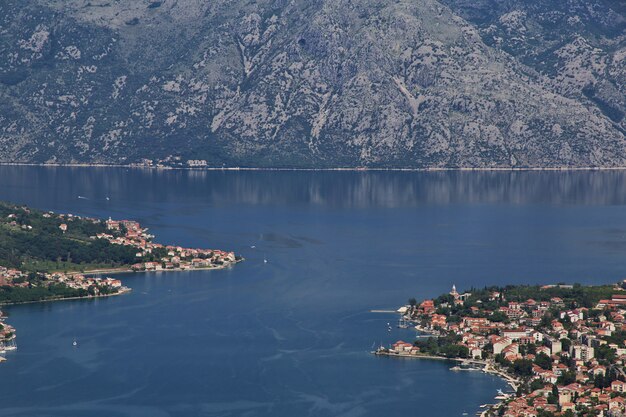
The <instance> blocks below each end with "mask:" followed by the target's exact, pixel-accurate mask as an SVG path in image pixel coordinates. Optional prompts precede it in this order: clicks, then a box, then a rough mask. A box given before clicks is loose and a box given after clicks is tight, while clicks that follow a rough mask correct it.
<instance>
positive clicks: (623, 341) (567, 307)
mask: <svg viewBox="0 0 626 417" xmlns="http://www.w3.org/2000/svg"><path fill="white" fill-rule="evenodd" d="M625 289H626V280H625V281H623V282H620V283H617V284H615V285H600V286H582V285H579V284H574V285H565V284H556V285H543V286H506V287H490V288H483V289H475V288H473V289H471V290H470V291H467V292H463V293H459V292H458V291H457V290H456V288H455V287H453V288H452V291H450V293H449V294H444V295H441V296H439V297H437V298H435V299H428V300H424V301H423V302H421V303H419V304H418V302H417V301H416V299H414V298H411V299H410V300H409V303H408V304H407V305H406V306H403V307H401V308H400V309H399V310H398V312H399V313H400V314H401V315H402V318H401V324H400V326H402V327H408V326H409V325H412V326H414V327H415V329H417V330H418V331H419V332H421V333H423V334H425V335H429V336H430V337H428V336H424V335H422V336H419V337H417V339H416V340H415V341H414V342H413V343H407V342H404V341H397V342H396V343H394V344H393V345H391V346H389V347H383V346H381V347H379V348H378V349H377V350H376V351H375V352H374V353H375V354H376V355H381V356H388V357H402V358H431V359H449V360H454V361H457V362H458V363H459V365H460V366H455V367H453V368H451V369H452V370H456V371H460V370H479V371H483V372H488V373H494V374H497V375H498V376H500V377H502V378H504V379H505V380H506V381H507V382H508V383H509V384H510V385H511V387H512V388H513V390H514V393H512V394H504V393H501V395H499V396H498V397H496V398H497V399H498V400H501V401H500V402H499V403H497V404H494V405H484V406H483V407H484V408H485V410H484V411H483V412H482V416H484V417H487V416H504V417H553V416H568V417H569V416H572V417H573V416H581V417H582V416H585V417H586V416H600V417H613V416H623V415H625V414H624V413H625V412H626V372H625V367H624V365H625V364H626V291H625Z"/></svg>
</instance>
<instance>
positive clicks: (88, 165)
mask: <svg viewBox="0 0 626 417" xmlns="http://www.w3.org/2000/svg"><path fill="white" fill-rule="evenodd" d="M0 166H30V167H52V168H64V167H66V168H134V169H144V170H178V171H312V172H315V171H321V172H324V171H328V172H333V171H336V172H367V171H374V172H384V171H391V172H474V171H475V172H490V171H494V172H571V171H586V172H587V171H626V166H619V167H568V166H563V167H423V168H408V167H407V168H398V167H389V168H382V167H334V168H296V167H291V168H287V167H283V168H281V167H209V166H206V167H173V166H152V165H135V164H105V163H93V164H92V163H30V162H0Z"/></svg>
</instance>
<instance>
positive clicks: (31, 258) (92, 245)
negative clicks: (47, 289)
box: [0, 202, 136, 272]
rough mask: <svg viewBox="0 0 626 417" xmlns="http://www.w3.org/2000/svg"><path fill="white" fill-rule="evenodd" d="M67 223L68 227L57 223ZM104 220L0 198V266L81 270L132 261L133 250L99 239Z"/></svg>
mask: <svg viewBox="0 0 626 417" xmlns="http://www.w3.org/2000/svg"><path fill="white" fill-rule="evenodd" d="M62 223H65V224H67V231H66V232H65V233H63V231H62V230H61V229H60V228H59V226H60V225H61V224H62ZM105 231H106V227H105V224H104V222H102V221H99V220H96V221H94V220H91V219H78V218H76V217H70V218H65V219H60V218H59V217H58V216H57V215H48V216H46V215H44V213H43V212H40V211H37V210H32V209H28V208H25V207H19V206H15V205H12V204H8V203H2V202H0V266H6V267H10V268H18V269H21V270H24V271H28V272H30V271H38V272H49V271H53V270H81V269H85V268H94V267H103V266H120V265H127V264H131V263H133V262H135V259H136V258H135V253H136V250H134V249H133V248H130V247H126V246H122V245H114V244H111V243H110V242H108V241H105V240H102V239H90V236H94V235H96V234H97V233H103V232H105Z"/></svg>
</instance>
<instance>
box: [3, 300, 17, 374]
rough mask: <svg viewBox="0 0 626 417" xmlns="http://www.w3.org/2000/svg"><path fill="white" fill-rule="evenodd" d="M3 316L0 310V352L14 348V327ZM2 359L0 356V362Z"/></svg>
mask: <svg viewBox="0 0 626 417" xmlns="http://www.w3.org/2000/svg"><path fill="white" fill-rule="evenodd" d="M5 318H6V316H5V315H4V313H3V312H2V310H0V353H4V352H5V351H7V350H11V349H15V329H14V328H13V327H12V326H10V325H8V324H7V323H6V322H5V321H4V320H5ZM3 361H4V358H3V357H2V356H0V362H3Z"/></svg>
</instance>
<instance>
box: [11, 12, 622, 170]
mask: <svg viewBox="0 0 626 417" xmlns="http://www.w3.org/2000/svg"><path fill="white" fill-rule="evenodd" d="M596 1H597V2H598V4H604V3H601V0H596ZM447 2H448V3H450V4H448V5H446V4H444V3H443V2H438V1H434V0H424V1H419V2H415V1H402V0H400V1H394V2H384V3H381V2H371V1H367V0H358V1H348V0H334V1H330V0H313V1H304V0H302V1H299V0H293V1H267V0H265V1H256V2H243V1H241V2H239V1H236V2H233V1H226V0H219V1H215V2H212V3H211V4H205V3H206V2H202V1H200V0H178V1H173V0H172V1H167V0H166V1H127V2H122V1H104V0H98V1H93V0H92V1H85V0H64V1H61V0H38V1H37V0H28V1H22V2H18V1H16V0H8V1H7V2H4V3H2V4H0V12H1V15H2V17H1V18H0V19H2V20H1V21H0V22H1V25H0V159H1V160H4V161H16V160H17V161H28V162H104V163H131V162H136V161H138V160H140V159H141V158H150V159H161V160H163V159H168V161H173V160H174V158H180V159H182V160H187V159H206V160H207V161H209V164H211V165H221V164H227V165H244V166H292V167H337V166H374V167H376V166H383V167H458V166H472V167H509V166H513V167H520V166H521V167H523V166H541V167H551V166H624V165H626V163H625V157H626V142H625V135H624V129H623V128H624V126H623V124H624V121H623V114H622V112H623V111H624V108H623V101H624V84H625V83H624V77H625V74H626V72H625V71H624V64H623V63H622V62H621V60H620V56H622V55H621V54H626V52H623V51H622V50H621V49H620V47H619V45H621V44H623V33H624V29H623V26H620V19H621V18H622V14H621V13H622V10H618V11H615V12H614V14H613V15H608V16H605V15H602V16H600V17H602V18H604V19H605V20H606V21H607V27H609V28H610V31H611V33H612V36H613V37H612V38H611V40H610V41H603V43H601V44H599V42H597V41H596V40H594V39H595V38H593V37H592V36H591V35H590V34H589V33H587V32H584V31H582V30H581V31H578V32H577V33H578V35H577V36H578V37H577V38H576V39H574V40H572V42H570V43H567V42H565V43H564V42H560V43H559V42H556V43H554V42H553V43H550V41H549V39H547V38H548V37H549V32H548V30H547V29H545V30H543V31H542V29H541V28H536V27H535V26H537V24H536V23H533V24H530V23H524V24H526V25H527V26H529V28H527V29H526V33H527V34H528V33H530V32H532V33H536V34H537V35H533V37H532V38H530V37H529V36H526V37H525V38H520V36H519V35H520V33H519V30H520V29H519V28H518V30H517V31H515V30H514V29H508V27H509V26H511V25H512V27H518V26H519V25H518V23H516V19H517V18H518V17H517V16H519V15H520V13H521V15H523V14H524V13H525V16H538V14H537V11H536V10H530V9H529V10H528V11H525V10H522V11H520V12H519V13H517V11H518V9H519V8H522V7H524V3H525V2H521V1H520V2H519V3H520V4H519V5H518V4H515V2H514V1H512V0H510V1H509V2H508V3H506V5H502V6H493V5H492V2H490V1H488V0H483V3H480V2H471V3H470V2H467V5H464V4H463V3H462V2H459V1H455V2H453V1H451V0H447ZM526 3H527V2H526ZM533 3H536V7H537V8H539V9H540V10H542V11H545V13H550V12H551V10H550V7H553V6H551V5H550V4H549V3H548V2H546V4H543V3H542V2H539V1H536V2H533ZM491 6H493V7H491ZM607 7H608V6H607ZM611 10H612V9H611ZM581 15H582V14H581ZM503 16H505V17H503ZM585 16H586V15H585ZM596 17H597V16H596ZM594 18H595V17H594ZM597 18H599V17H597ZM481 19H482V20H481ZM520 19H521V18H519V19H518V20H520ZM580 19H581V21H583V22H584V21H585V20H584V16H583V17H581V18H580ZM586 19H588V20H590V21H593V19H592V18H591V17H589V18H586ZM521 21H522V22H525V21H524V20H521ZM495 22H497V24H496V23H495ZM502 22H504V23H502ZM507 22H509V23H507ZM498 24H499V25H500V26H498ZM520 24H521V23H520ZM505 25H509V26H505ZM515 25H518V26H515ZM588 25H589V26H591V23H589V24H588ZM611 25H612V26H611ZM607 30H609V29H607ZM567 36H569V35H567ZM572 36H573V35H572ZM594 36H595V35H594ZM598 36H600V35H598ZM603 36H604V35H602V36H600V38H602V39H605V38H606V37H605V36H604V37H603ZM517 38H520V39H521V40H520V41H518V40H517ZM537 39H539V40H537ZM568 39H569V38H568ZM572 39H573V38H572ZM515 42H521V43H522V44H523V45H526V46H525V47H523V48H521V49H520V48H518V49H516V48H515V45H517V44H516V43H515ZM537 43H539V44H541V45H542V46H541V48H543V49H541V48H539V49H536V50H533V49H532V48H531V46H534V45H535V44H537ZM572 44H573V45H574V46H573V47H572V46H570V45H572ZM557 46H560V51H561V52H554V51H556V49H555V48H556V47H557ZM603 48H604V49H603ZM546 51H550V52H546ZM548 53H550V54H551V55H550V56H551V57H556V58H554V59H555V60H556V62H557V67H558V69H557V70H554V71H551V72H548V71H546V70H545V67H546V64H545V63H542V60H541V59H538V58H536V57H535V56H539V55H542V54H548ZM596 55H598V56H599V57H596ZM611 62H614V63H615V64H614V65H612V66H611V65H609V63H611ZM590 74H591V75H590ZM595 74H602V75H595ZM606 74H610V76H607V75H606ZM572 77H573V78H572ZM593 77H595V78H593ZM581 80H582V81H581ZM590 80H592V81H590ZM620 100H621V101H620ZM620 115H621V116H620Z"/></svg>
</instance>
